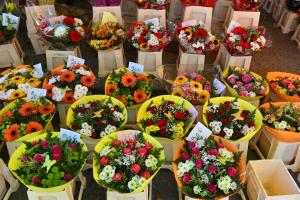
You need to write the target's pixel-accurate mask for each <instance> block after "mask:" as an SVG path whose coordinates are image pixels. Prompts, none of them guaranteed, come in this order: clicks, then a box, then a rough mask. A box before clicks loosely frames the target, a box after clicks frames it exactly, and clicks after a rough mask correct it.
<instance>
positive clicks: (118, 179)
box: [113, 172, 123, 182]
mask: <svg viewBox="0 0 300 200" xmlns="http://www.w3.org/2000/svg"><path fill="white" fill-rule="evenodd" d="M122 178H123V176H122V174H121V173H120V172H117V173H116V174H115V175H114V176H113V180H114V181H116V182H119V181H121V180H122Z"/></svg>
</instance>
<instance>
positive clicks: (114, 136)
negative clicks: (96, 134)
mask: <svg viewBox="0 0 300 200" xmlns="http://www.w3.org/2000/svg"><path fill="white" fill-rule="evenodd" d="M135 132H139V131H136V130H124V131H118V132H114V133H111V134H110V135H107V136H105V137H104V138H102V140H101V141H100V142H99V143H98V144H97V145H96V146H95V152H97V153H100V152H101V151H102V149H104V148H105V147H106V146H107V144H109V143H111V141H112V140H115V139H117V138H118V134H120V133H135ZM142 134H143V136H144V138H145V140H146V141H147V142H149V143H150V144H152V145H153V147H156V148H163V147H162V146H161V144H160V143H159V142H158V141H157V140H155V139H154V138H153V137H151V136H150V135H148V134H145V133H142ZM159 159H160V160H162V161H164V159H165V153H164V151H162V153H161V154H160V157H159ZM96 163H98V160H96V159H93V176H94V179H95V180H96V182H99V181H100V179H99V172H98V171H99V166H97V165H96ZM159 169H160V167H159V168H158V169H157V170H156V172H155V173H154V174H152V176H151V177H150V178H149V179H147V180H146V181H145V183H144V184H143V185H142V186H141V187H140V188H137V189H136V190H134V191H133V192H131V193H137V192H142V191H143V190H144V189H145V188H146V186H147V185H148V184H149V183H150V182H151V181H152V179H153V178H154V176H155V175H156V174H157V172H158V171H159Z"/></svg>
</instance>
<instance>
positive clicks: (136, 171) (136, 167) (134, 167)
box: [131, 163, 141, 174]
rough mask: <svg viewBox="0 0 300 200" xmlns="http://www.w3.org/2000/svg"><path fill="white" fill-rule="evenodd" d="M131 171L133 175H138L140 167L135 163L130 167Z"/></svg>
mask: <svg viewBox="0 0 300 200" xmlns="http://www.w3.org/2000/svg"><path fill="white" fill-rule="evenodd" d="M131 171H132V172H133V173H135V174H138V173H139V172H140V171H141V166H140V165H139V164H137V163H134V164H133V165H131Z"/></svg>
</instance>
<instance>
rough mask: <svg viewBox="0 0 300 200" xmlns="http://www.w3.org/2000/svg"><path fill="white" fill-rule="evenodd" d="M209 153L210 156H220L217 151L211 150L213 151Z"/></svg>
mask: <svg viewBox="0 0 300 200" xmlns="http://www.w3.org/2000/svg"><path fill="white" fill-rule="evenodd" d="M207 153H208V154H209V155H213V156H218V154H219V152H218V150H217V149H211V150H209V151H207Z"/></svg>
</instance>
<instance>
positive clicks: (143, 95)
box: [105, 67, 152, 106]
mask: <svg viewBox="0 0 300 200" xmlns="http://www.w3.org/2000/svg"><path fill="white" fill-rule="evenodd" d="M151 92H152V77H151V76H149V75H148V74H146V73H142V74H138V73H135V72H134V73H131V72H130V71H129V70H128V69H127V68H125V67H123V68H120V69H117V70H114V71H112V72H111V73H110V74H109V76H108V78H107V79H106V82H105V95H108V96H112V97H115V98H117V99H119V100H120V101H121V102H122V103H123V104H125V105H126V106H134V105H137V104H141V103H143V102H145V101H146V100H147V99H148V98H149V97H150V95H151Z"/></svg>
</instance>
